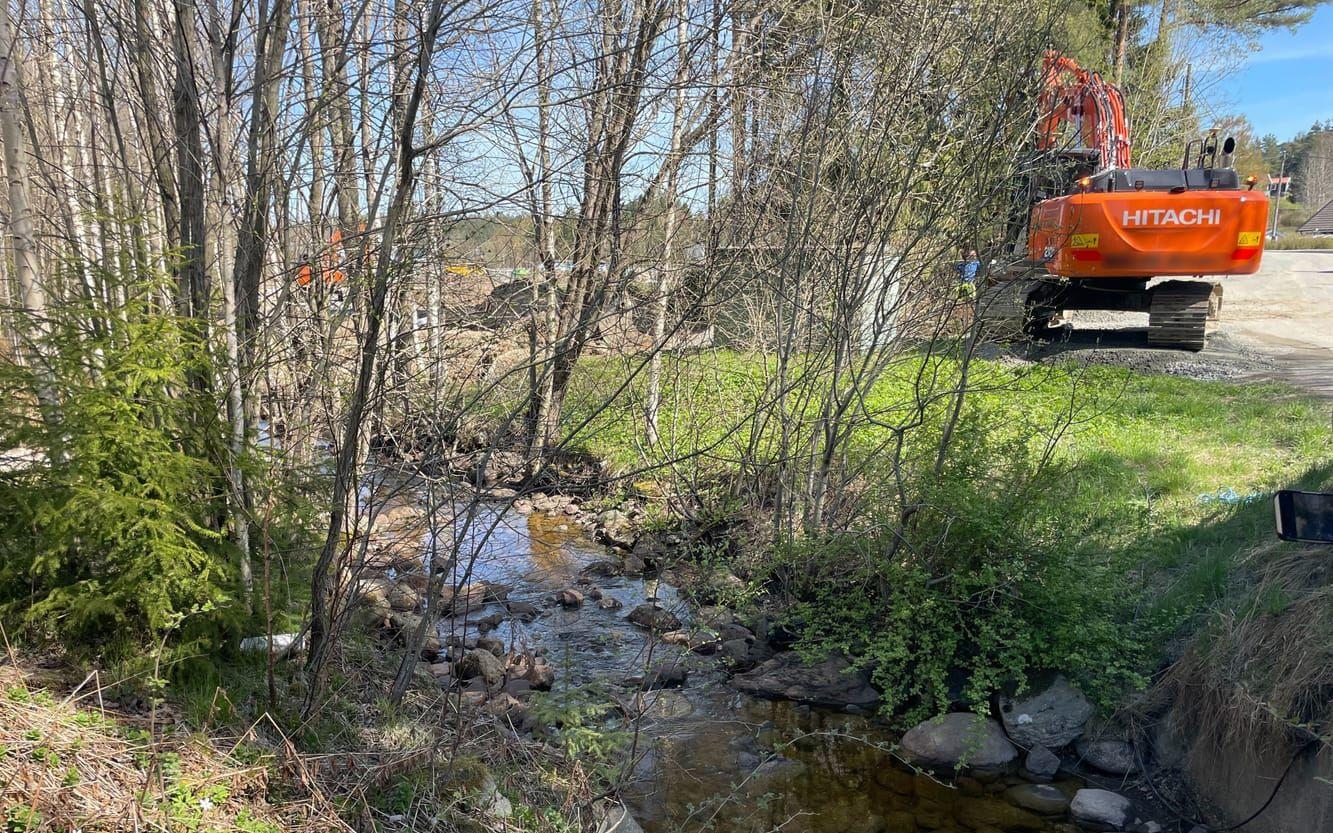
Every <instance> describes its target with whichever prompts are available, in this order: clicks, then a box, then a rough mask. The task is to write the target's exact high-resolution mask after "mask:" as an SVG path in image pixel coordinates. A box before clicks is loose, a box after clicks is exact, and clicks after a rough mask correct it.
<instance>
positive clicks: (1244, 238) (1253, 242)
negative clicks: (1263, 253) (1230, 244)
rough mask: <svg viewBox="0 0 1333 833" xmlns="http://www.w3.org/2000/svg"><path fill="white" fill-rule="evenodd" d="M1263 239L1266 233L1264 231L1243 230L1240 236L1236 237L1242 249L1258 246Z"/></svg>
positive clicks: (1237, 243)
mask: <svg viewBox="0 0 1333 833" xmlns="http://www.w3.org/2000/svg"><path fill="white" fill-rule="evenodd" d="M1263 239H1264V233H1263V232H1262V231H1242V232H1241V233H1240V236H1239V237H1237V238H1236V246H1237V247H1238V248H1242V249H1244V248H1248V247H1250V246H1258V245H1259V241H1260V240H1263Z"/></svg>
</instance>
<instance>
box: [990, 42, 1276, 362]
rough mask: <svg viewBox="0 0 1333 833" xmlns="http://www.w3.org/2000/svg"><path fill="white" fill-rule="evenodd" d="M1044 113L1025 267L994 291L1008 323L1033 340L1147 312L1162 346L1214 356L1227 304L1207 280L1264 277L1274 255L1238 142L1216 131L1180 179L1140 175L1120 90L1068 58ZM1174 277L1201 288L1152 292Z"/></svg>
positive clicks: (1193, 149)
mask: <svg viewBox="0 0 1333 833" xmlns="http://www.w3.org/2000/svg"><path fill="white" fill-rule="evenodd" d="M1039 107H1040V114H1041V121H1040V123H1039V125H1038V137H1037V150H1038V157H1039V161H1040V163H1041V164H1040V169H1039V171H1038V172H1035V173H1032V174H1030V175H1028V177H1027V178H1026V180H1025V181H1024V182H1023V184H1022V187H1020V188H1019V189H1018V191H1019V194H1020V196H1019V199H1018V200H1017V204H1016V207H1017V210H1016V212H1015V218H1014V221H1013V222H1011V224H1010V230H1009V244H1010V246H1011V251H1012V253H1013V255H1014V260H1015V261H1016V262H1017V264H1018V265H1017V267H1016V268H1014V269H1011V270H1009V271H1008V273H1007V274H1003V275H1000V276H998V277H999V281H998V282H997V283H996V284H995V285H993V286H992V287H991V290H992V291H991V295H990V297H991V298H992V299H994V300H996V302H997V306H996V310H995V312H996V313H997V314H998V315H1000V316H1001V317H1004V316H1008V317H1009V318H1011V319H1016V320H1017V321H1018V322H1021V325H1022V328H1023V330H1024V332H1026V333H1027V334H1029V335H1031V334H1034V333H1035V332H1036V331H1037V330H1039V329H1041V328H1042V327H1045V326H1047V325H1048V324H1049V323H1050V322H1051V321H1052V320H1053V319H1058V317H1059V316H1060V315H1061V314H1062V313H1063V312H1065V311H1067V310H1088V309H1091V310H1124V311H1136V312H1147V313H1148V322H1149V323H1148V343H1149V344H1150V345H1152V346H1157V347H1174V348H1183V349H1187V350H1200V349H1202V348H1203V346H1204V343H1205V338H1206V335H1205V334H1206V330H1207V322H1208V321H1209V320H1210V319H1215V318H1216V316H1217V314H1218V312H1219V311H1220V308H1221V298H1222V292H1221V286H1220V285H1218V284H1216V283H1213V282H1211V281H1207V280H1197V278H1203V277H1204V276H1225V275H1249V274H1253V273H1254V272H1256V271H1258V269H1259V261H1260V258H1261V257H1262V255H1263V245H1264V244H1263V240H1264V227H1265V225H1266V221H1267V217H1268V198H1267V197H1266V196H1265V195H1264V193H1263V192H1262V191H1255V190H1254V185H1255V178H1254V177H1247V178H1246V180H1245V181H1244V182H1243V183H1242V182H1241V181H1240V177H1239V174H1237V172H1236V171H1235V169H1234V168H1232V167H1231V156H1232V153H1233V152H1234V151H1235V140H1234V139H1231V138H1226V139H1225V140H1224V141H1223V142H1222V143H1221V144H1220V145H1219V143H1218V137H1217V134H1216V133H1215V132H1214V133H1211V134H1209V135H1208V136H1207V137H1205V138H1203V139H1196V140H1193V141H1191V142H1189V143H1188V144H1187V145H1186V147H1185V152H1184V159H1183V162H1182V164H1181V166H1180V167H1179V168H1168V169H1156V168H1136V167H1134V166H1133V164H1132V163H1131V161H1130V135H1129V128H1128V125H1127V123H1126V119H1125V105H1124V99H1123V98H1122V97H1121V94H1120V90H1119V89H1117V88H1116V87H1115V85H1113V84H1110V83H1108V82H1106V81H1104V80H1103V79H1102V78H1101V76H1100V75H1098V74H1097V73H1095V72H1088V71H1087V70H1084V69H1083V68H1081V67H1080V66H1079V65H1078V64H1077V63H1075V62H1074V61H1073V60H1071V59H1070V58H1068V57H1066V56H1063V55H1060V54H1058V53H1048V54H1047V56H1046V59H1045V62H1044V67H1043V84H1042V92H1041V96H1040V99H1039ZM1162 277H1189V278H1196V279H1195V280H1168V281H1160V282H1156V283H1153V284H1152V285H1151V286H1150V285H1149V283H1150V281H1151V279H1153V278H1162ZM985 298H986V295H985V294H983V299H985ZM983 315H987V317H990V315H989V314H988V313H987V312H983Z"/></svg>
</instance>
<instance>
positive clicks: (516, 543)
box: [439, 506, 1082, 833]
mask: <svg viewBox="0 0 1333 833" xmlns="http://www.w3.org/2000/svg"><path fill="white" fill-rule="evenodd" d="M456 523H457V524H459V526H458V527H457V529H456V534H457V535H458V537H459V538H460V539H461V544H460V547H459V553H460V558H459V561H460V562H461V563H463V564H466V563H467V562H468V560H469V558H468V556H469V555H471V554H475V560H473V562H472V563H473V566H472V570H471V574H470V576H469V577H468V578H469V580H472V581H477V580H481V581H486V582H498V583H502V584H505V585H509V586H510V588H511V590H510V592H509V599H510V600H523V601H530V602H533V603H535V604H536V605H538V606H539V607H541V609H542V613H541V615H539V616H538V617H537V618H536V619H535V620H533V621H530V622H523V621H520V620H519V619H516V618H510V619H506V620H505V621H504V622H503V623H501V624H500V626H499V627H498V629H496V630H494V631H491V632H490V634H489V635H490V636H493V637H499V638H501V639H503V640H504V641H505V643H506V645H508V646H509V647H510V649H511V650H519V649H538V648H540V649H544V651H545V654H546V658H547V660H548V661H549V662H550V663H551V664H552V665H553V666H554V667H555V671H556V677H555V685H554V691H555V692H556V693H560V692H570V691H572V690H575V689H579V688H584V687H589V686H592V687H597V688H600V689H605V690H608V691H610V692H611V694H612V695H613V696H615V697H616V698H617V699H619V700H620V701H621V702H622V703H638V704H639V706H638V707H639V708H640V709H641V711H642V713H643V719H642V721H641V722H640V725H639V731H640V736H639V738H638V739H637V741H636V747H635V748H636V749H637V750H638V751H639V753H640V755H641V757H640V759H639V761H638V763H637V765H636V767H635V769H634V771H633V773H632V774H631V776H630V779H629V783H628V784H627V785H626V787H625V789H624V791H623V796H624V799H625V801H626V804H627V806H628V807H629V809H630V810H631V812H632V814H633V815H634V817H635V819H636V820H638V822H639V823H640V824H641V825H642V826H643V828H644V829H645V830H646V831H647V833H675V831H694V830H698V831H703V830H709V831H720V832H721V833H752V832H753V833H759V831H768V830H778V829H780V830H782V831H787V833H918V832H921V833H924V831H945V833H954V832H955V831H956V832H957V833H1011V832H1012V831H1039V832H1040V831H1074V830H1076V829H1077V828H1076V827H1074V826H1073V825H1071V824H1070V823H1068V822H1067V821H1066V820H1065V817H1064V816H1063V815H1062V816H1060V817H1058V818H1045V817H1041V816H1038V815H1036V814H1034V813H1032V812H1030V811H1028V810H1025V809H1022V808H1020V807H1018V806H1016V805H1015V804H1013V803H1012V802H1010V801H1009V800H1007V799H1006V798H1005V796H1004V793H1005V791H1006V790H1007V789H1008V788H1009V787H1011V786H1017V785H1021V784H1026V783H1027V782H1026V781H1023V780H1022V779H1019V778H1018V777H1016V776H1012V777H1007V778H1000V779H998V780H993V781H991V782H989V783H982V782H979V781H975V780H971V779H967V778H962V779H959V783H958V784H956V785H951V784H944V783H941V782H938V781H936V780H934V779H932V778H930V777H928V776H926V775H921V774H917V773H915V772H913V771H912V770H910V769H909V768H907V767H905V766H903V765H902V764H900V763H899V762H898V761H897V759H895V758H894V756H893V754H892V752H891V751H890V750H891V747H892V745H893V743H894V742H895V741H896V740H897V735H896V734H894V733H892V732H890V731H889V730H888V729H887V727H886V726H884V725H883V724H882V723H880V722H879V721H876V720H874V719H871V718H865V717H858V716H853V715H848V714H843V713H840V712H836V711H829V710H822V709H815V708H810V707H807V706H803V705H798V704H795V703H790V702H781V701H766V700H759V699H756V698H752V697H749V696H747V695H743V694H740V693H739V692H737V691H736V690H735V689H733V688H731V687H730V686H729V685H728V684H727V682H726V674H725V672H724V671H723V670H722V668H721V665H720V663H719V662H718V661H717V659H716V658H714V657H704V656H699V655H697V654H694V653H691V652H689V651H686V650H685V649H683V648H680V647H673V646H670V645H665V644H662V643H661V642H660V641H657V640H655V639H654V638H653V637H652V636H651V635H650V634H649V633H648V632H647V631H646V630H644V629H641V628H638V627H636V626H634V625H632V624H630V623H629V622H628V621H626V619H625V615H626V613H627V612H628V611H630V610H631V609H633V608H634V606H635V605H638V604H641V603H643V602H644V601H646V600H650V599H654V598H655V599H657V601H658V603H659V604H660V605H661V606H662V607H665V608H667V609H669V610H671V612H672V613H674V614H675V615H676V616H677V617H678V618H680V620H681V621H682V622H686V623H688V622H689V620H690V613H691V612H690V610H689V607H688V605H687V604H685V602H684V601H683V600H682V598H681V597H680V595H679V594H678V593H677V591H676V589H675V588H674V587H671V586H669V585H666V584H663V583H660V582H658V581H656V580H654V579H653V578H651V577H649V578H635V577H627V576H613V577H605V578H602V577H598V578H596V579H593V580H592V581H593V583H594V584H595V586H597V587H598V588H599V589H600V590H601V591H602V592H603V594H604V595H606V596H610V597H613V598H615V599H617V600H618V601H620V602H621V603H622V608H621V609H619V610H605V609H602V608H599V607H598V606H597V605H596V604H594V603H593V602H592V601H591V600H589V601H585V603H584V604H583V605H581V606H579V607H574V608H564V607H560V606H552V605H551V604H550V599H551V597H552V596H553V595H554V594H556V593H558V592H559V591H560V590H562V589H564V588H569V587H579V586H580V585H579V584H578V582H579V579H580V571H581V570H583V568H585V567H587V566H588V565H589V564H591V563H593V562H595V561H602V560H606V559H608V558H611V557H613V556H612V555H611V554H610V553H609V552H608V550H607V549H606V548H605V547H603V546H601V545H600V544H598V543H596V542H594V541H593V540H591V538H589V537H588V535H587V534H586V532H585V531H584V530H583V529H582V528H581V527H580V526H579V524H578V523H577V521H576V520H575V519H573V518H571V517H568V516H564V515H547V514H542V513H539V512H533V513H531V514H526V515H524V514H519V513H516V512H512V511H509V512H505V511H504V510H503V509H500V508H497V507H490V506H483V507H481V508H480V509H479V510H478V511H477V514H476V516H475V517H474V518H473V520H472V521H471V522H470V523H467V524H466V525H465V526H464V525H463V524H464V521H463V520H462V518H461V517H460V518H459V520H458V521H456ZM588 587H589V585H586V584H585V585H582V589H584V590H587V589H588ZM501 610H502V607H501V606H500V605H498V604H497V605H493V606H487V607H486V608H483V609H480V610H473V611H469V613H468V615H467V616H466V617H456V618H453V619H445V620H442V621H441V623H440V626H439V627H440V635H441V637H442V638H444V639H448V638H449V637H451V636H453V637H457V638H463V639H467V638H469V637H474V636H477V635H478V632H477V630H476V626H475V625H474V624H473V623H474V622H475V621H477V620H478V619H481V618H484V617H486V616H487V615H488V614H490V613H493V612H498V611H501ZM662 661H674V662H679V663H681V664H683V665H685V666H686V667H688V668H689V670H690V673H689V678H688V681H687V684H686V685H685V686H684V687H683V688H679V689H666V690H660V691H651V692H646V693H644V694H642V695H638V694H637V687H636V686H633V685H632V684H629V685H627V684H626V683H625V681H626V679H627V678H630V677H633V676H634V675H641V674H643V672H644V669H645V668H646V667H649V666H651V665H653V664H656V663H658V662H662ZM1080 786H1082V784H1080V783H1078V782H1073V781H1067V782H1061V783H1057V784H1056V787H1057V788H1059V789H1060V790H1061V791H1062V792H1064V793H1066V794H1067V795H1069V796H1072V795H1073V792H1074V791H1075V790H1077V789H1078V788H1079V787H1080Z"/></svg>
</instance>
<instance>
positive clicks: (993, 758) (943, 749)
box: [901, 712, 1018, 772]
mask: <svg viewBox="0 0 1333 833" xmlns="http://www.w3.org/2000/svg"><path fill="white" fill-rule="evenodd" d="M901 747H902V750H903V753H904V754H905V755H906V756H907V759H908V760H909V761H910V762H911V763H913V764H916V765H917V766H924V767H932V768H937V769H958V768H960V767H963V768H967V769H971V770H975V771H978V772H995V771H1000V770H1003V769H1006V768H1007V767H1009V766H1010V765H1011V764H1012V763H1013V762H1014V761H1015V760H1017V758H1018V750H1017V749H1016V748H1014V745H1013V744H1012V743H1010V742H1009V739H1008V738H1006V737H1005V736H1004V730H1003V729H1001V728H1000V724H999V723H996V722H995V721H994V720H991V719H989V718H986V717H982V716H980V715H978V714H973V713H971V712H955V713H953V714H946V715H944V716H943V717H938V718H934V719H932V720H927V721H926V722H924V723H918V724H917V725H916V726H915V727H913V728H912V729H911V730H910V731H909V732H908V733H907V734H905V735H903V739H902V743H901Z"/></svg>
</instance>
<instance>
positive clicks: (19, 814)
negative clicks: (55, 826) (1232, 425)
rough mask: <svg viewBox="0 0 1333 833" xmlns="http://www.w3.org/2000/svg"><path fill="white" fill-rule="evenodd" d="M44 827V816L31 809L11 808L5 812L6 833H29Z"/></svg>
mask: <svg viewBox="0 0 1333 833" xmlns="http://www.w3.org/2000/svg"><path fill="white" fill-rule="evenodd" d="M41 826H42V814H41V813H39V812H37V811H36V810H34V809H32V808H31V807H10V808H9V809H8V810H6V811H5V833H28V831H30V830H37V829H38V828H40V827H41Z"/></svg>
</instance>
